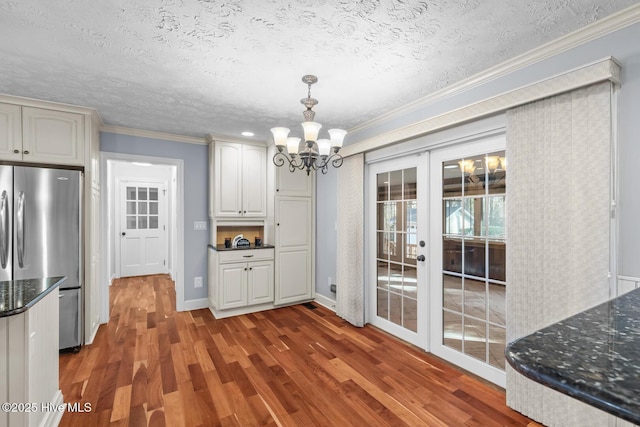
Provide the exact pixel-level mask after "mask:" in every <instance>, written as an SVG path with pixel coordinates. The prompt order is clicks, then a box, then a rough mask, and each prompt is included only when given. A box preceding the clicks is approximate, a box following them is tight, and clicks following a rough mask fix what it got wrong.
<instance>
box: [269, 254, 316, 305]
mask: <svg viewBox="0 0 640 427" xmlns="http://www.w3.org/2000/svg"><path fill="white" fill-rule="evenodd" d="M276 263H277V265H278V267H277V269H276V271H277V272H276V286H275V304H293V303H297V302H301V301H308V300H310V299H311V298H313V282H312V280H311V250H310V249H299V250H291V251H281V252H278V255H277V258H276Z"/></svg>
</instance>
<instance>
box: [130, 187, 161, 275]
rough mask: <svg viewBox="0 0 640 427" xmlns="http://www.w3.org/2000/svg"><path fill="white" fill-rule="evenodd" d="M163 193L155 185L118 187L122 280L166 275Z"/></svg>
mask: <svg viewBox="0 0 640 427" xmlns="http://www.w3.org/2000/svg"><path fill="white" fill-rule="evenodd" d="M164 193H165V190H164V189H163V187H162V186H161V185H159V184H158V183H148V182H131V181H129V182H122V183H121V188H120V207H121V215H120V217H121V220H120V236H119V237H120V276H121V277H129V276H142V275H147V274H159V273H166V272H167V266H166V258H167V239H166V225H165V224H166V218H165V217H166V213H165V205H164V201H165V195H164Z"/></svg>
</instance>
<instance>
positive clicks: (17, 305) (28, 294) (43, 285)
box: [0, 277, 66, 317]
mask: <svg viewBox="0 0 640 427" xmlns="http://www.w3.org/2000/svg"><path fill="white" fill-rule="evenodd" d="M65 279H66V277H44V278H41V279H21V280H7V281H2V282H0V317H8V316H13V315H14V314H19V313H22V312H24V311H27V310H28V309H29V308H30V307H33V305H34V304H36V303H37V302H38V301H40V300H41V299H42V298H44V297H45V295H47V294H48V293H49V292H51V291H52V290H54V289H55V288H56V287H57V286H59V285H60V284H61V283H62V282H64V281H65Z"/></svg>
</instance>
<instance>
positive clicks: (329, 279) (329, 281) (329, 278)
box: [327, 276, 331, 286]
mask: <svg viewBox="0 0 640 427" xmlns="http://www.w3.org/2000/svg"><path fill="white" fill-rule="evenodd" d="M327 285H329V286H331V276H329V277H327Z"/></svg>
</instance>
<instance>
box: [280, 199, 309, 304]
mask: <svg viewBox="0 0 640 427" xmlns="http://www.w3.org/2000/svg"><path fill="white" fill-rule="evenodd" d="M312 209H313V203H312V199H311V198H310V197H286V196H278V197H276V207H275V215H276V228H275V234H276V254H275V257H276V271H275V302H274V303H275V304H277V305H281V304H293V303H297V302H302V301H308V300H310V299H312V298H313V296H314V280H313V211H312Z"/></svg>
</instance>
